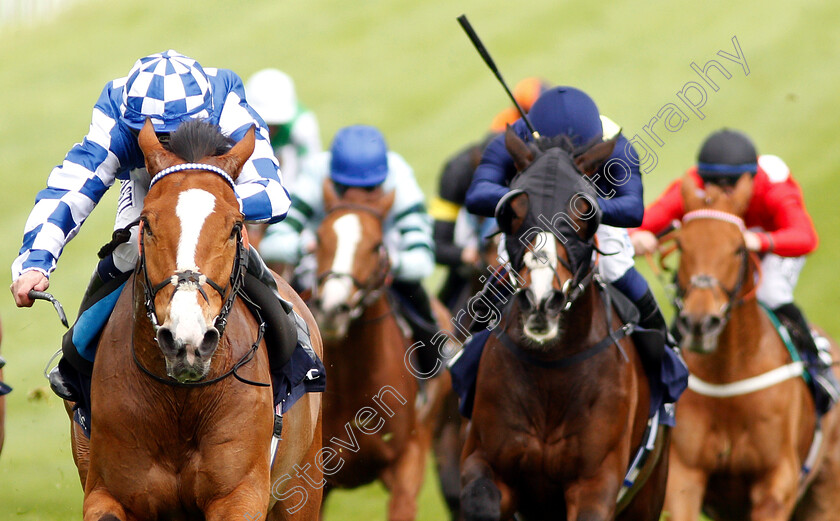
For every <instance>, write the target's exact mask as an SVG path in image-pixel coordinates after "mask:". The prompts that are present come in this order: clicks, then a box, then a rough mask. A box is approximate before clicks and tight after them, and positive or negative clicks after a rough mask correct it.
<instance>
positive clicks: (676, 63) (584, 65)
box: [0, 0, 840, 521]
mask: <svg viewBox="0 0 840 521" xmlns="http://www.w3.org/2000/svg"><path fill="white" fill-rule="evenodd" d="M461 13H467V14H468V15H469V17H470V20H471V21H472V22H473V25H474V26H475V28H476V30H477V31H478V33H479V34H480V35H481V37H482V39H483V40H484V42H485V44H486V46H487V48H488V49H489V51H490V52H491V54H492V55H493V56H494V58H495V60H496V62H497V63H498V65H499V67H500V68H501V69H502V71H503V73H504V75H505V77H506V79H508V81H509V82H510V83H511V84H513V83H515V82H516V81H517V80H519V79H521V78H523V77H525V76H530V75H540V76H543V77H545V78H547V79H549V80H550V81H552V82H555V83H564V84H571V85H576V86H579V87H581V88H583V89H584V90H586V91H588V92H589V93H590V94H591V95H592V96H593V97H594V99H595V100H596V101H597V102H598V104H599V107H600V109H601V111H602V112H603V113H605V114H608V115H610V116H611V117H612V118H613V119H614V120H615V121H617V122H618V123H619V124H621V125H622V126H623V127H624V130H625V133H626V134H627V135H628V136H632V135H633V134H636V133H639V132H642V126H643V125H645V124H646V123H648V121H649V120H650V119H651V117H653V116H654V115H655V114H656V112H657V111H658V110H659V108H660V107H662V106H663V105H664V104H666V103H677V104H679V103H680V102H679V101H678V99H677V97H676V93H677V91H679V90H680V89H682V87H683V85H685V84H686V82H689V81H697V76H696V75H695V73H694V72H693V71H692V70H691V68H690V66H689V65H690V63H691V62H692V61H694V62H696V63H698V64H699V65H701V66H702V65H703V64H704V63H706V61H707V60H710V59H713V58H716V53H717V51H719V50H724V51H727V52H729V53H733V52H734V51H733V47H732V43H731V38H732V37H733V36H737V38H738V40H739V42H740V45H741V49H742V50H743V53H744V55H745V56H746V59H747V62H748V64H749V67H750V74H749V75H748V76H745V75H744V72H743V70H741V69H740V68H739V67H738V66H737V65H736V64H735V63H732V62H729V61H726V60H724V59H722V58H720V57H717V59H718V60H719V61H720V62H721V63H722V64H723V65H724V66H725V67H726V68H727V69H728V70H729V71H730V73H731V74H732V78H731V79H728V80H727V79H723V78H720V77H719V76H716V77H717V78H718V79H719V81H718V83H719V85H720V90H719V91H717V92H712V91H711V90H709V89H707V93H708V100H707V102H706V105H705V107H704V108H703V109H702V110H703V112H704V113H705V118H704V119H702V120H701V119H700V118H698V117H697V116H695V115H693V114H691V113H688V114H689V116H690V119H689V121H688V122H686V123H685V125H684V126H683V128H682V129H681V130H680V131H679V132H676V133H669V132H667V131H664V130H662V127H661V124H660V126H659V130H660V135H661V137H662V138H663V140H664V141H665V145H664V146H662V147H658V148H656V152H657V155H658V158H659V165H658V167H657V168H656V170H655V171H654V172H652V173H650V174H648V175H646V177H645V180H644V182H645V187H646V200H647V201H650V200H652V198H653V197H655V195H656V194H658V193H659V192H660V191H661V190H662V189H663V188H664V186H665V185H666V184H667V183H668V182H669V181H670V180H672V179H673V178H675V177H676V176H678V175H679V174H680V173H681V172H682V171H683V170H684V169H685V168H686V167H687V166H689V165H690V164H691V163H692V161H693V159H694V157H695V154H696V150H697V148H698V146H699V144H700V142H701V141H702V139H703V138H704V136H705V135H707V134H708V133H709V132H711V131H713V130H715V129H717V128H719V127H722V126H731V127H735V128H740V129H744V130H746V131H747V132H748V133H750V134H751V135H752V136H753V138H754V139H755V141H756V143H757V145H758V147H759V150H760V152H764V153H774V154H778V155H780V156H781V157H783V158H784V159H785V160H786V161H787V163H788V164H789V165H790V166H791V169H792V171H793V172H794V174H795V176H796V178H797V179H798V180H799V181H800V183H801V185H802V187H803V190H804V192H805V198H806V201H807V204H808V207H809V208H810V210H811V211H812V214H813V216H814V220H815V222H816V225H817V229H818V231H819V233H820V237H821V245H820V249H819V250H818V252H817V253H816V254H814V255H813V256H812V257H811V259H810V260H809V262H808V265H807V267H806V269H805V271H804V273H803V274H802V277H801V280H800V283H799V288H798V292H797V295H798V299H799V300H800V301H801V303H802V304H803V305H804V308H805V310H806V312H807V313H808V315H809V316H810V318H811V319H812V320H814V321H815V322H817V323H819V324H821V325H823V326H824V327H826V328H827V329H828V331H829V332H830V333H832V334H833V335H835V336H837V335H840V325H838V323H837V321H836V318H835V317H836V315H837V310H838V309H840V295H838V292H837V291H836V289H835V288H836V285H837V282H838V281H839V280H840V275H838V273H837V254H838V252H840V242H839V241H840V237H839V236H838V234H837V233H836V232H835V227H836V226H837V224H838V222H840V216H838V212H837V210H836V188H837V182H838V180H840V175H838V169H840V147H838V146H837V138H838V135H837V131H836V128H837V119H838V101H837V96H838V94H837V93H838V92H840V72H838V71H840V68H838V62H840V33H838V32H837V31H836V28H837V26H838V24H839V23H840V4H838V3H836V2H825V1H822V0H811V1H802V2H796V3H795V4H792V3H790V2H783V1H781V0H770V1H768V2H761V3H757V2H731V1H728V0H726V1H724V0H717V1H709V2H688V1H663V0H656V1H649V2H641V1H637V2H633V1H626V0H625V1H615V2H590V1H580V0H573V1H567V2H550V1H545V2H503V1H499V0H495V1H486V0H484V1H479V0H456V1H452V0H425V1H422V2H420V1H413V2H408V1H404V0H403V1H399V0H390V1H387V0H362V1H358V2H339V1H335V0H307V1H302V0H298V1H293V0H281V1H276V0H274V1H268V0H265V1H252V2H232V1H221V0H208V1H204V2H185V1H178V0H172V1H170V2H166V3H161V2H144V1H128V0H120V1H113V0H112V1H109V2H105V1H99V0H97V1H86V2H80V3H79V5H78V6H76V7H73V8H71V9H70V10H68V11H67V12H64V13H62V14H60V15H58V16H57V17H55V18H53V19H51V20H48V21H45V22H43V23H40V24H38V25H35V26H27V27H24V26H20V25H17V26H5V27H0V179H2V184H0V209H2V216H3V219H2V220H0V233H2V238H3V240H2V241H0V243H2V244H0V266H10V265H11V262H12V260H13V259H14V258H15V256H16V255H17V251H18V248H19V245H20V240H21V235H22V230H23V226H24V222H25V220H26V218H27V215H28V212H29V210H30V209H31V206H32V203H33V201H34V196H35V193H36V192H37V190H39V189H40V188H42V187H43V185H44V182H45V179H46V177H47V175H48V173H49V171H50V169H51V168H52V166H54V165H55V164H57V163H59V162H60V161H61V159H62V157H63V155H64V154H65V153H66V151H67V150H68V149H69V147H70V146H71V145H72V144H73V143H75V142H77V141H79V140H81V138H82V137H83V135H84V134H85V133H86V131H87V128H88V124H89V122H90V110H91V108H92V105H93V102H94V101H95V99H96V97H97V96H98V94H99V92H100V89H101V88H102V86H103V85H104V83H105V82H106V81H108V80H110V79H113V78H115V77H118V76H122V75H124V74H125V73H126V72H127V71H128V69H129V68H130V67H131V65H132V64H133V63H134V60H136V59H137V58H139V57H141V56H144V55H147V54H150V53H152V52H157V51H162V50H165V49H167V48H175V49H177V50H179V51H181V52H183V53H185V54H187V55H190V56H192V57H195V58H197V59H198V60H199V61H200V62H201V63H202V64H204V65H205V66H218V67H227V68H232V69H234V70H236V71H237V72H239V73H240V75H241V76H243V78H247V77H248V75H250V74H251V73H253V72H255V71H256V70H258V69H260V68H263V67H266V66H275V67H279V68H281V69H284V70H286V71H287V72H289V73H290V74H291V75H292V76H293V77H294V78H295V80H296V83H297V88H298V91H299V95H300V98H301V99H302V100H303V101H304V103H306V104H307V105H308V106H310V107H311V108H312V109H314V110H315V111H316V113H317V115H318V117H319V118H320V122H321V128H322V135H323V136H322V137H323V139H324V142H325V143H327V144H328V143H329V141H330V139H331V137H332V135H333V134H334V132H335V131H336V130H337V129H338V128H340V127H342V126H344V125H348V124H353V123H367V124H373V125H376V126H378V127H380V128H381V129H382V130H383V131H384V133H385V135H386V137H387V139H388V142H389V144H390V146H391V147H392V148H393V149H395V150H397V151H399V152H400V153H401V154H403V155H404V156H405V157H406V159H407V160H408V161H409V162H410V163H411V164H412V165H413V166H414V168H415V171H416V174H417V176H418V178H419V180H420V183H421V185H422V186H423V188H424V189H425V190H426V193H427V194H429V195H432V194H433V193H434V190H435V188H436V181H437V176H438V173H439V170H440V167H441V165H442V163H443V161H444V160H445V158H446V157H447V156H448V155H449V154H451V153H452V152H454V151H456V150H457V149H459V148H460V147H461V146H462V145H464V144H465V143H467V142H470V141H472V140H475V139H477V138H478V137H480V136H481V135H482V134H483V132H484V131H485V129H486V127H487V125H488V124H489V122H490V119H491V118H492V116H493V115H494V114H495V113H496V112H497V111H498V110H500V109H501V108H503V107H505V106H506V97H505V95H504V93H503V91H502V90H501V88H500V87H499V85H498V84H497V83H496V80H495V79H494V78H493V77H492V75H491V74H490V72H489V71H488V70H487V68H486V67H485V65H484V64H483V63H482V62H481V60H480V59H479V57H478V55H477V54H476V52H475V51H474V50H473V48H472V46H471V44H470V43H469V41H468V40H467V38H466V37H465V35H464V34H463V32H462V30H461V29H460V27H459V26H458V25H457V23H456V21H455V17H456V16H457V15H459V14H461ZM712 74H717V73H714V72H713V73H712ZM111 192H112V193H109V194H108V195H107V196H106V198H105V199H104V200H103V202H102V203H101V204H100V208H98V209H97V210H96V211H94V213H93V215H92V216H91V217H90V219H89V220H88V221H89V222H88V223H87V224H86V225H85V227H84V229H83V230H82V232H81V233H80V234H79V236H78V237H77V238H76V239H75V240H74V241H73V242H71V243H70V244H69V246H68V247H67V249H66V251H65V252H64V255H63V256H62V259H61V261H60V263H59V267H58V270H57V271H56V272H55V274H54V276H53V280H52V285H51V287H50V290H51V291H52V292H53V293H54V294H55V295H56V296H57V297H58V298H59V299H60V300H61V301H62V302H63V303H64V304H65V306H66V307H67V308H68V311H69V312H70V315H71V317H70V318H71V319H73V318H75V309H76V306H77V305H78V301H79V298H80V297H81V294H82V292H83V290H84V286H85V284H86V282H87V279H88V276H89V274H90V272H91V270H92V268H93V265H94V262H95V260H96V258H95V252H96V250H97V249H98V247H99V246H100V245H101V244H102V243H103V242H104V241H105V240H107V238H108V237H109V234H110V230H111V225H112V222H113V221H112V219H113V215H114V203H115V193H116V190H112V191H111ZM5 277H6V278H5V280H6V282H7V283H9V282H11V281H10V275H9V272H8V271H6V276H5ZM0 280H2V279H0ZM654 285H655V283H654ZM0 316H2V319H3V327H4V330H5V331H4V333H5V335H4V336H5V338H4V342H3V354H4V356H6V358H7V359H8V361H9V363H8V366H7V368H6V370H5V380H6V381H7V382H8V383H9V384H11V385H12V386H13V387H14V388H15V391H14V392H13V393H12V394H11V395H10V396H9V397H8V412H7V420H6V425H7V438H6V446H5V448H4V451H3V454H2V458H0V520H6V519H20V520H27V521H36V520H65V519H71V518H80V511H81V502H82V492H81V488H80V486H79V482H78V478H77V475H76V471H75V467H74V466H73V463H72V459H71V455H70V450H69V441H68V421H67V418H66V416H65V415H64V412H63V409H62V407H61V405H60V404H59V402H58V400H57V399H56V398H55V397H53V396H52V395H48V396H46V398H44V399H28V398H27V397H28V395H29V394H30V392H32V391H33V390H37V389H38V388H40V387H42V386H43V385H44V383H45V380H44V379H43V377H42V376H41V371H42V368H43V366H44V364H45V362H46V361H47V359H48V358H49V356H50V355H51V353H52V352H53V351H54V350H55V349H56V348H57V346H58V340H59V338H60V335H61V333H62V328H61V326H60V325H59V323H58V321H57V320H56V317H55V315H54V312H53V310H52V309H51V308H50V306H49V305H47V304H45V303H39V304H38V305H36V306H35V307H34V308H33V309H23V310H21V309H17V308H15V306H14V303H13V301H12V299H11V297H10V295H9V294H8V293H7V294H6V296H5V297H3V298H0ZM429 478H430V479H427V483H426V486H425V487H424V491H423V496H422V505H421V509H420V519H423V520H430V519H442V516H443V506H442V503H441V501H440V497H439V494H438V492H437V484H436V482H434V481H433V480H432V479H431V474H429ZM385 501H386V498H385V495H384V492H383V491H382V488H381V487H380V486H378V485H373V486H370V487H366V488H364V489H361V490H359V491H353V492H346V493H340V494H336V496H335V497H334V498H333V499H332V500H331V502H330V504H329V505H328V507H327V516H326V517H327V519H328V520H329V519H349V520H355V519H360V520H361V519H371V518H378V519H382V518H383V517H384V512H385Z"/></svg>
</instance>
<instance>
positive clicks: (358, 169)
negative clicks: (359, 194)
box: [330, 125, 388, 187]
mask: <svg viewBox="0 0 840 521" xmlns="http://www.w3.org/2000/svg"><path fill="white" fill-rule="evenodd" d="M330 151H331V152H332V159H331V160H330V177H331V178H332V180H333V182H335V183H338V184H341V185H345V186H358V187H371V186H376V185H380V184H382V182H383V181H385V178H386V177H388V145H386V144H385V138H384V137H383V136H382V133H381V132H380V131H379V130H378V129H376V128H374V127H371V126H367V125H352V126H349V127H344V128H342V129H341V130H339V131H338V132H336V134H335V137H334V138H333V142H332V147H331V149H330Z"/></svg>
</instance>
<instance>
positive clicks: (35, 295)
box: [29, 289, 70, 328]
mask: <svg viewBox="0 0 840 521" xmlns="http://www.w3.org/2000/svg"><path fill="white" fill-rule="evenodd" d="M29 298H30V299H32V300H46V301H47V302H51V303H52V305H53V307H54V308H55V311H56V313H58V319H59V320H61V323H62V324H64V327H66V328H69V327H70V324H69V323H68V322H67V315H65V314H64V308H63V307H61V302H59V301H58V299H57V298H55V297H53V296H52V295H51V294H49V293H47V292H46V291H35V290H34V289H32V290H29Z"/></svg>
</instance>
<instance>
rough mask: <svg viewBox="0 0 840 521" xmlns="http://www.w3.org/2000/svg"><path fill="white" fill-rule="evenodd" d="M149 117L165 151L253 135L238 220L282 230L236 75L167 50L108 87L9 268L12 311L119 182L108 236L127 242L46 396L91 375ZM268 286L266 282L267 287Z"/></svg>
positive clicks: (124, 263)
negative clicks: (202, 124) (200, 131)
mask: <svg viewBox="0 0 840 521" xmlns="http://www.w3.org/2000/svg"><path fill="white" fill-rule="evenodd" d="M147 118H149V119H151V122H152V124H153V125H154V129H155V132H156V133H157V134H158V136H159V137H160V139H161V140H162V141H163V142H164V143H165V142H166V140H167V139H168V135H169V133H170V132H172V131H174V130H175V129H177V128H178V126H179V125H180V124H181V123H183V122H184V121H186V120H190V119H201V120H204V121H207V122H209V123H211V124H214V125H218V126H219V128H220V130H221V132H222V133H223V134H224V135H226V136H228V137H230V138H231V139H232V140H233V141H238V140H240V139H242V138H243V137H244V135H245V133H246V132H247V131H248V129H250V128H251V127H255V128H256V144H255V147H254V152H253V154H252V155H251V157H250V158H249V159H248V161H247V162H246V163H245V165H244V166H243V167H242V171H241V173H240V175H239V176H238V178H237V179H236V184H235V187H234V191H235V192H236V197H237V199H238V200H239V204H240V209H241V211H242V213H243V214H244V216H245V220H247V221H251V222H268V223H275V222H279V221H280V220H282V219H283V218H284V217H285V215H286V213H287V211H288V209H289V205H290V200H289V194H288V192H287V191H286V189H285V188H284V187H283V183H282V178H281V176H280V169H279V165H278V163H277V160H276V159H275V157H274V153H273V151H272V149H271V144H270V143H269V139H268V131H267V129H266V126H265V123H264V122H263V120H262V119H261V118H260V116H259V115H258V114H257V113H256V112H255V111H254V110H253V109H252V108H251V107H250V106H249V105H248V103H247V102H246V100H245V89H244V87H243V84H242V80H241V79H240V78H239V76H237V75H236V73H234V72H233V71H230V70H227V69H215V68H212V69H211V68H207V69H204V68H202V67H201V65H199V63H198V62H196V61H195V60H193V59H191V58H188V57H186V56H183V55H182V54H179V53H177V52H176V51H173V50H169V51H166V52H162V53H158V54H152V55H150V56H146V57H145V58H141V59H139V60H137V62H136V63H135V64H134V66H133V67H132V68H131V70H130V71H129V73H128V75H127V76H126V77H123V78H118V79H116V80H113V81H110V82H108V83H107V84H106V85H105V88H104V89H103V90H102V93H101V94H100V96H99V99H98V100H97V101H96V104H95V105H94V107H93V117H92V119H91V125H90V130H89V132H88V134H87V135H86V136H85V137H84V139H83V140H82V141H81V142H80V143H77V144H76V145H75V146H74V147H73V148H72V149H70V152H68V153H67V155H66V156H65V158H64V162H63V163H62V164H60V165H58V166H56V167H55V168H54V169H53V170H52V172H51V173H50V176H49V178H48V179H47V187H46V188H45V189H43V190H41V191H40V192H39V193H38V195H37V198H36V200H35V207H34V208H33V209H32V212H31V213H30V215H29V219H28V220H27V222H26V226H25V230H24V236H23V245H22V246H21V249H20V254H19V256H18V258H17V259H15V261H14V263H13V264H12V279H13V284H12V293H13V294H14V297H15V302H16V304H17V305H18V306H25V307H28V306H31V305H32V300H31V299H30V298H29V296H28V293H29V291H30V290H32V289H35V290H40V291H43V290H45V289H47V287H48V286H49V276H50V273H51V272H52V271H53V270H54V269H55V267H56V263H57V262H58V258H59V257H60V255H61V253H62V251H63V250H64V247H65V245H66V244H67V243H68V242H69V241H70V240H71V239H72V238H73V237H74V236H75V235H76V234H77V233H78V231H79V228H80V227H81V226H82V223H84V221H85V219H86V218H87V217H88V215H90V212H91V211H92V210H93V208H94V207H95V206H96V204H97V203H98V202H99V201H100V199H101V198H102V196H103V195H104V194H105V192H106V191H107V190H108V188H110V187H111V186H112V185H113V184H114V182H115V181H116V180H119V181H120V183H121V187H120V195H119V200H118V203H117V216H116V221H115V226H114V229H115V231H116V230H123V232H122V235H123V236H124V238H125V239H127V241H125V242H123V243H122V244H119V245H118V246H116V247H115V248H112V251H110V253H107V254H103V255H104V257H103V258H102V260H101V261H100V262H99V264H98V265H97V267H96V270H95V271H94V274H93V277H92V278H91V282H90V284H89V286H88V289H87V292H86V294H85V296H84V297H83V299H82V307H81V309H80V313H79V318H78V319H77V321H76V323H75V324H74V325H73V328H72V329H71V330H70V332H68V334H67V335H65V340H64V344H63V350H64V359H62V361H61V362H59V366H58V368H57V369H55V370H53V372H51V373H50V383H51V386H52V388H53V390H54V391H55V392H56V394H58V395H59V396H61V397H63V398H65V399H68V400H71V401H77V400H78V398H79V396H78V393H77V392H75V391H76V390H77V389H68V388H67V385H65V384H67V383H68V382H67V381H68V378H71V379H76V377H77V376H78V375H77V374H76V373H75V372H74V371H72V370H71V369H70V368H68V366H67V364H68V360H69V363H70V364H71V365H72V366H73V368H75V369H76V370H78V371H79V372H81V373H84V374H86V375H89V374H90V371H91V370H92V364H93V359H94V354H95V350H96V342H95V340H96V338H97V337H98V334H99V332H100V331H101V328H102V327H103V326H104V325H105V322H106V321H107V319H108V317H109V316H110V313H111V311H113V308H114V305H115V304H116V300H117V296H118V295H119V290H120V289H121V288H122V286H123V285H124V284H125V283H126V280H127V279H128V274H129V273H130V272H131V271H132V270H133V269H134V267H135V266H136V264H137V262H138V257H139V252H138V248H137V237H138V227H137V226H136V222H137V220H138V218H139V216H140V212H141V211H142V209H143V200H144V198H145V196H146V193H147V192H148V189H149V183H150V181H151V179H150V176H149V173H148V172H147V171H146V169H145V163H144V157H143V153H142V151H141V150H140V147H139V145H138V142H137V135H138V133H139V130H140V129H141V128H142V127H143V124H144V123H145V121H146V119H147ZM115 236H116V234H115ZM111 246H113V245H111ZM254 256H256V254H255V253H254ZM257 263H261V260H259V258H258V257H257V258H256V259H255V260H252V261H250V264H257ZM249 271H250V265H249ZM270 283H273V279H272V280H271V281H270V282H266V285H269V284H270ZM290 320H292V322H291V323H290V325H289V326H288V327H290V328H291V330H292V331H294V329H295V325H294V319H293V318H291V319H290ZM89 382H90V380H89V378H83V379H82V383H81V384H79V381H78V380H77V379H76V382H71V383H74V384H75V385H74V387H79V386H80V385H81V386H82V387H84V386H85V385H87V386H89V385H90V383H89Z"/></svg>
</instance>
